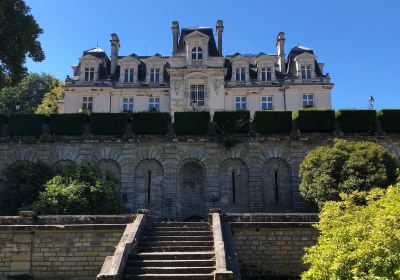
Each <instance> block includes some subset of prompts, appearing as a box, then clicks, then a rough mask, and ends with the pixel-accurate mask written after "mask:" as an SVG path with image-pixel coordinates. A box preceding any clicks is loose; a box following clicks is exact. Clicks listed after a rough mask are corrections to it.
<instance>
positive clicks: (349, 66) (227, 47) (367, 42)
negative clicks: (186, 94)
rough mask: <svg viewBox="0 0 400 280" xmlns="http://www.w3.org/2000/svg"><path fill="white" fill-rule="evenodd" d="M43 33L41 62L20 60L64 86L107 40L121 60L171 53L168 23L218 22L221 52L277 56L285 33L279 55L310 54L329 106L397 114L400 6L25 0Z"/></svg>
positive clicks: (339, 1)
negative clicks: (84, 57)
mask: <svg viewBox="0 0 400 280" xmlns="http://www.w3.org/2000/svg"><path fill="white" fill-rule="evenodd" d="M26 3H27V5H28V6H30V7H31V8H32V14H33V15H34V17H35V18H36V20H37V22H38V23H39V25H40V26H41V27H42V29H43V31H44V32H43V34H42V35H41V36H40V41H41V43H42V46H43V49H44V51H45V53H46V60H45V61H43V62H41V63H34V62H32V61H27V67H28V69H29V70H30V71H32V72H46V73H50V74H52V75H54V76H55V77H57V78H59V79H62V80H64V79H65V76H66V75H70V74H71V68H70V66H71V65H72V64H77V63H78V58H79V57H80V56H81V54H82V52H83V51H84V50H86V49H90V48H92V47H95V46H96V44H99V46H100V47H101V48H103V49H105V50H106V52H107V53H108V54H109V53H110V43H109V39H110V34H111V33H112V32H116V33H117V34H118V35H119V38H120V40H121V49H120V55H126V54H130V53H132V52H134V53H136V54H139V55H152V54H154V53H157V52H158V53H160V54H163V55H170V54H171V51H172V35H171V29H170V26H171V21H172V20H178V21H179V24H180V27H181V28H182V27H192V26H210V27H213V28H214V27H215V22H216V20H217V19H222V20H223V21H224V26H225V31H224V34H223V36H224V38H223V40H224V46H223V50H224V54H232V53H235V52H240V53H258V52H261V51H263V52H266V53H276V49H275V38H276V35H277V33H278V32H279V31H283V32H285V33H286V38H287V39H286V45H285V47H286V53H288V51H289V50H290V48H292V47H294V46H296V45H297V44H301V45H304V46H307V47H310V48H313V49H314V52H315V54H316V55H317V59H318V62H322V63H325V72H329V73H330V75H331V78H332V81H333V82H334V83H335V87H334V89H333V92H332V99H333V106H334V108H336V109H338V108H367V106H368V97H369V96H370V95H372V96H374V98H375V107H376V108H378V109H379V108H394V107H397V108H400V87H399V84H400V83H399V82H400V67H399V65H400V64H399V62H398V60H399V57H398V55H399V51H400V16H399V14H400V1H398V0H392V1H391V0H381V1H371V0H364V1H362V0H354V1H351V0H346V1H344V0H335V1H334V0H330V1H322V0H320V1H317V0H310V1H305V0H304V1H289V0H288V1H280V0H279V1H278V0H275V1H269V0H268V1H266V0H264V1H262V0H260V1H249V0H247V1H243V0H242V1H239V0H230V1H222V0H220V1H216V0H211V1H208V0H203V1H189V0H168V1H167V0H153V1H133V0H115V1H109V0H84V1H83V0H68V1H65V0H51V1H50V0H47V1H44V0H26Z"/></svg>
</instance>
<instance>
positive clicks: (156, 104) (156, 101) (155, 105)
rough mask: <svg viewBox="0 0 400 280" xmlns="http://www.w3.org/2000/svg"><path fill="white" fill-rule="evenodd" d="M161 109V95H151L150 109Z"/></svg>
mask: <svg viewBox="0 0 400 280" xmlns="http://www.w3.org/2000/svg"><path fill="white" fill-rule="evenodd" d="M154 110H155V111H160V97H149V111H154Z"/></svg>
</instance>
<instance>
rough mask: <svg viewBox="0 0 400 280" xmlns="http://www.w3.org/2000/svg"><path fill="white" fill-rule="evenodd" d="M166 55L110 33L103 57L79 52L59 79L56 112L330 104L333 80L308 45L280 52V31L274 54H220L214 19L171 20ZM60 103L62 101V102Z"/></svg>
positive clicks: (282, 40) (99, 52)
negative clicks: (190, 23)
mask: <svg viewBox="0 0 400 280" xmlns="http://www.w3.org/2000/svg"><path fill="white" fill-rule="evenodd" d="M171 29H172V50H173V51H172V55H171V56H161V55H160V54H158V53H157V54H155V55H153V56H140V55H136V54H135V53H132V54H130V55H126V56H121V55H120V54H119V49H120V40H119V38H118V35H117V34H115V33H113V34H111V40H110V42H111V56H110V58H109V57H108V56H107V54H106V53H105V52H104V50H103V49H101V48H99V47H96V48H93V49H90V50H87V51H84V52H83V55H82V57H81V58H80V60H79V64H78V65H74V66H73V76H72V77H69V76H68V77H67V79H66V81H65V99H64V104H63V105H61V111H63V112H64V113H76V112H78V111H79V110H81V109H82V108H86V109H87V110H89V111H93V112H112V113H116V112H123V111H130V112H141V111H149V110H157V111H161V112H170V113H171V115H172V116H173V113H174V112H177V111H178V112H179V111H190V110H197V111H204V110H206V111H209V112H210V113H211V114H213V113H214V112H215V111H223V110H226V111H232V110H238V109H242V110H249V111H250V112H251V114H254V112H255V111H260V110H288V111H295V110H298V109H301V108H308V107H318V108H324V109H331V90H332V88H333V83H331V81H330V77H329V74H328V73H325V74H324V72H323V66H324V64H323V63H318V62H317V60H316V56H315V54H314V51H313V50H312V49H310V48H306V47H304V46H296V47H294V48H292V49H291V50H290V51H289V54H288V56H285V34H284V33H283V32H280V33H279V34H278V36H277V39H276V48H277V54H265V53H259V54H240V53H235V54H232V55H223V52H222V45H223V44H222V34H223V31H224V25H223V22H222V20H218V21H217V23H216V28H215V31H216V35H217V42H216V40H215V38H214V32H213V29H212V28H208V27H195V28H183V29H181V30H180V29H179V24H178V22H177V21H173V22H172V26H171ZM63 107H64V108H63Z"/></svg>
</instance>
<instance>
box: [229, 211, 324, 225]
mask: <svg viewBox="0 0 400 280" xmlns="http://www.w3.org/2000/svg"><path fill="white" fill-rule="evenodd" d="M223 219H224V221H227V222H229V223H230V224H239V223H243V224H256V223H259V224H262V223H266V224H270V225H273V224H276V225H283V224H288V225H289V224H291V225H294V224H296V223H297V224H310V225H311V224H314V223H317V222H318V213H244V214H236V213H226V214H225V215H223Z"/></svg>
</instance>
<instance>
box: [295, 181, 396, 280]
mask: <svg viewBox="0 0 400 280" xmlns="http://www.w3.org/2000/svg"><path fill="white" fill-rule="evenodd" d="M399 205H400V184H397V185H395V186H392V187H389V188H388V189H387V191H383V190H379V189H375V190H372V191H371V192H369V193H365V192H356V193H354V194H351V195H343V201H340V202H328V203H326V204H325V205H324V207H323V209H322V212H321V214H320V221H319V223H318V224H317V225H316V228H317V229H318V231H319V233H320V235H319V237H318V242H317V245H314V246H312V247H310V248H307V249H306V254H305V256H304V258H303V259H304V262H305V264H306V265H307V267H309V269H308V270H307V271H306V272H304V273H303V274H302V277H301V279H304V280H325V279H365V280H367V279H368V280H372V279H400V238H399V232H400V207H399Z"/></svg>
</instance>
